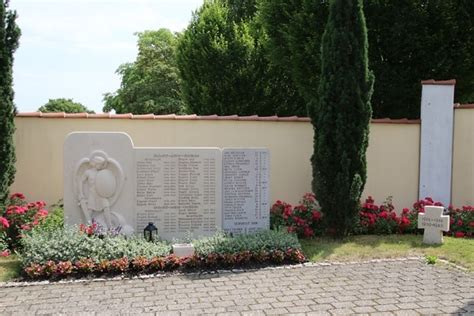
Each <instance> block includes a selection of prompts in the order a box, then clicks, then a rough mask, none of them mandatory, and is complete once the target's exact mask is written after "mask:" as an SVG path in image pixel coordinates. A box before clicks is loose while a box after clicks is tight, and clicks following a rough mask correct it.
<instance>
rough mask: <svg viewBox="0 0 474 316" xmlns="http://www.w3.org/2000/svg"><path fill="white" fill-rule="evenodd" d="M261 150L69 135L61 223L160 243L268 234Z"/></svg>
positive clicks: (265, 166)
mask: <svg viewBox="0 0 474 316" xmlns="http://www.w3.org/2000/svg"><path fill="white" fill-rule="evenodd" d="M269 156H270V154H269V152H268V150H267V149H263V148H224V149H223V150H221V149H219V148H137V147H134V146H133V142H132V140H131V139H130V137H129V136H128V135H127V134H125V133H103V132H75V133H71V134H70V135H68V137H67V138H66V141H65V144H64V207H65V217H66V223H68V224H79V223H90V222H91V221H92V220H95V221H96V222H98V223H99V224H101V226H103V227H104V228H108V229H114V228H116V227H117V226H120V227H121V231H122V232H123V233H125V234H131V233H133V232H136V233H141V232H142V231H143V228H144V227H145V226H146V225H147V224H148V223H149V222H153V223H154V224H155V225H156V227H157V228H158V234H159V236H160V237H161V238H163V239H167V240H171V239H174V238H177V239H179V238H183V237H185V236H189V235H190V234H191V235H192V236H194V237H199V236H210V235H213V234H214V233H216V232H217V231H220V230H223V231H225V232H229V233H233V234H240V233H251V232H255V231H257V230H261V229H269V226H270V219H269V209H270V207H269V167H270V166H269V164H270V162H269Z"/></svg>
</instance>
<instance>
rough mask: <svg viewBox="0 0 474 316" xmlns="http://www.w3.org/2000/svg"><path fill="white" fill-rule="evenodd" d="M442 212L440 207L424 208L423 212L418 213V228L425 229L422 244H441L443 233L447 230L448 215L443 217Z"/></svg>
mask: <svg viewBox="0 0 474 316" xmlns="http://www.w3.org/2000/svg"><path fill="white" fill-rule="evenodd" d="M443 211H444V207H442V206H425V212H424V213H418V228H423V229H425V232H424V234H423V243H425V244H442V243H443V231H448V230H449V215H443Z"/></svg>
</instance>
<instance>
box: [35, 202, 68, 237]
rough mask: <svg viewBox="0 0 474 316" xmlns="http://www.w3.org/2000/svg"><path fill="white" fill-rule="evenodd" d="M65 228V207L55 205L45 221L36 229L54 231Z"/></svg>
mask: <svg viewBox="0 0 474 316" xmlns="http://www.w3.org/2000/svg"><path fill="white" fill-rule="evenodd" d="M63 228H64V209H63V207H62V206H55V207H54V208H52V210H51V211H50V213H49V214H48V216H47V217H46V218H45V220H44V222H43V223H42V224H41V225H39V226H37V227H36V228H35V229H37V230H44V231H52V230H57V229H63Z"/></svg>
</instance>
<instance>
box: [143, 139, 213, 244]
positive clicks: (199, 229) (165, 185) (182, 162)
mask: <svg viewBox="0 0 474 316" xmlns="http://www.w3.org/2000/svg"><path fill="white" fill-rule="evenodd" d="M136 172H137V185H136V189H137V191H136V216H137V219H136V221H137V230H138V229H140V228H141V227H145V226H146V224H147V223H148V222H153V223H154V224H155V225H156V227H157V228H158V233H159V235H160V237H161V238H163V239H172V238H182V237H184V236H186V235H188V234H189V233H191V234H192V235H193V236H196V237H197V236H210V235H213V234H214V233H215V232H216V231H218V230H221V229H222V216H221V210H220V209H221V206H220V205H221V177H220V174H221V153H220V150H219V149H217V148H215V149H213V148H192V149H191V148H137V149H136Z"/></svg>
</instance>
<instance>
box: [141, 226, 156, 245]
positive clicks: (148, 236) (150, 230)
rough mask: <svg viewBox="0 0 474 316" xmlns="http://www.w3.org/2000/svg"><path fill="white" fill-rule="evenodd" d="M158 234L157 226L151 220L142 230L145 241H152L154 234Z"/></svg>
mask: <svg viewBox="0 0 474 316" xmlns="http://www.w3.org/2000/svg"><path fill="white" fill-rule="evenodd" d="M157 234H158V228H156V226H155V225H153V223H152V222H149V223H148V225H147V226H146V227H145V229H144V230H143V236H144V237H145V240H147V241H154V240H155V239H156V235H157Z"/></svg>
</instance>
